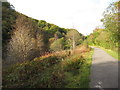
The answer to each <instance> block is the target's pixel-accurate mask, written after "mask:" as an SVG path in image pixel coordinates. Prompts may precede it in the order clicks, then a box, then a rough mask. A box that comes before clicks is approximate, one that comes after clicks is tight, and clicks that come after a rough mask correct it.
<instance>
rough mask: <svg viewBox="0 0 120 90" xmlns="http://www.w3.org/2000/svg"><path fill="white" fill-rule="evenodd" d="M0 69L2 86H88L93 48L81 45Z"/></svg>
mask: <svg viewBox="0 0 120 90" xmlns="http://www.w3.org/2000/svg"><path fill="white" fill-rule="evenodd" d="M71 53H72V54H71V55H69V53H68V51H60V52H56V53H52V54H48V55H44V56H42V57H38V58H35V59H34V60H32V61H25V62H23V63H18V64H15V65H14V66H12V67H11V68H9V69H5V70H3V76H4V77H3V88H21V87H23V88H89V81H90V80H89V74H90V66H91V61H92V58H91V57H92V54H93V50H92V49H91V48H87V47H86V46H84V45H81V46H80V47H79V48H77V49H75V50H74V51H72V52H71Z"/></svg>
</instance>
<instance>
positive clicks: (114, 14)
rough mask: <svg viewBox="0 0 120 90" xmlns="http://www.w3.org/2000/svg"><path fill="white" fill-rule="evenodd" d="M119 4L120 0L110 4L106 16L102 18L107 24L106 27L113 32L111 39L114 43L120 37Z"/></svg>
mask: <svg viewBox="0 0 120 90" xmlns="http://www.w3.org/2000/svg"><path fill="white" fill-rule="evenodd" d="M119 6H120V1H118V2H114V3H112V4H110V5H109V6H108V8H107V9H106V10H105V11H104V14H103V15H104V18H103V19H102V20H101V21H102V22H103V24H104V26H105V29H106V30H107V31H108V32H109V33H110V34H111V37H112V38H111V40H112V42H113V43H117V42H118V40H119V39H120V32H119V29H120V18H119V14H120V10H119Z"/></svg>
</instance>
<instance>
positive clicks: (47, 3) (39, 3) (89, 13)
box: [7, 0, 117, 35]
mask: <svg viewBox="0 0 120 90" xmlns="http://www.w3.org/2000/svg"><path fill="white" fill-rule="evenodd" d="M7 1H8V2H10V3H11V4H12V5H13V6H14V7H15V10H16V11H18V12H20V13H23V14H25V15H27V16H29V17H32V18H34V19H38V20H45V21H47V22H48V23H52V24H55V25H58V26H60V27H63V28H74V29H77V30H78V31H79V32H80V33H82V34H83V35H89V34H90V33H92V32H93V30H94V29H95V28H96V27H98V26H102V22H100V19H102V18H103V12H104V10H105V9H106V8H107V7H108V5H109V4H110V3H111V2H114V1H117V0H7Z"/></svg>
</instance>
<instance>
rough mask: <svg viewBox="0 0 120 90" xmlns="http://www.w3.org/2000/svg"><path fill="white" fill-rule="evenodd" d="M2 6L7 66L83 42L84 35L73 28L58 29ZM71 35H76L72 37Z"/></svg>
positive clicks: (11, 7) (4, 50)
mask: <svg viewBox="0 0 120 90" xmlns="http://www.w3.org/2000/svg"><path fill="white" fill-rule="evenodd" d="M2 5H3V9H2V13H3V18H2V21H3V23H2V25H3V28H2V31H3V52H4V54H3V59H4V61H5V62H7V63H13V62H14V63H17V62H23V61H25V60H32V59H34V58H35V57H37V56H41V55H44V54H45V53H50V52H54V51H60V50H66V49H73V48H74V47H75V46H77V45H79V44H81V43H82V41H83V37H84V36H83V35H82V34H80V33H79V32H78V31H77V30H75V29H65V28H61V27H59V26H57V25H54V24H51V23H47V22H46V21H44V20H36V19H33V18H30V17H28V16H25V15H23V14H21V13H19V12H16V11H15V10H14V7H13V6H12V5H10V4H9V3H8V2H4V3H3V4H2ZM72 33H73V34H75V35H74V36H71V34H72ZM71 37H72V38H71ZM71 43H72V44H71Z"/></svg>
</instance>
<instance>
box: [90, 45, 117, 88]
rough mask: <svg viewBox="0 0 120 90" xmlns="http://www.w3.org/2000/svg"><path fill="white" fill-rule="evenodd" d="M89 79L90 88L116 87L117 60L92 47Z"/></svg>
mask: <svg viewBox="0 0 120 90" xmlns="http://www.w3.org/2000/svg"><path fill="white" fill-rule="evenodd" d="M90 79H91V82H90V87H91V88H100V89H101V90H103V88H118V61H117V60H116V59H114V58H113V57H111V56H110V55H108V54H107V53H106V52H105V51H103V50H101V49H100V48H95V47H94V54H93V61H92V66H91V75H90Z"/></svg>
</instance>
